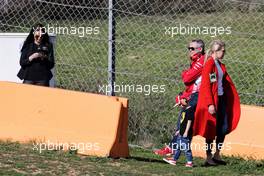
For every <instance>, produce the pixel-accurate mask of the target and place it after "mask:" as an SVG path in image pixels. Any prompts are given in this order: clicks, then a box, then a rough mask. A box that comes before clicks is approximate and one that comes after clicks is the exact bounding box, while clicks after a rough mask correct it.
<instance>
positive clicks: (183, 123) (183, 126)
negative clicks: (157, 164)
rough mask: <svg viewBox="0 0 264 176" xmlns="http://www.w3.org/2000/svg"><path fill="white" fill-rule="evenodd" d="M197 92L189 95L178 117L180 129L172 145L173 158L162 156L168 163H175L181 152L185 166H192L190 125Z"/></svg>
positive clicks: (192, 119)
mask: <svg viewBox="0 0 264 176" xmlns="http://www.w3.org/2000/svg"><path fill="white" fill-rule="evenodd" d="M197 98H198V93H194V94H192V95H191V98H190V101H189V102H188V105H187V106H186V108H185V109H184V110H183V111H182V113H181V117H180V129H179V131H178V133H179V135H178V137H177V141H176V144H174V145H173V149H172V150H175V151H173V153H174V157H173V158H163V160H164V161H166V162H167V163H169V164H172V165H176V162H177V160H178V159H179V157H180V155H181V152H182V151H183V152H184V153H185V156H186V159H187V163H186V164H185V166H186V167H193V157H192V150H191V141H192V133H193V130H192V126H193V121H194V113H195V109H196V105H193V103H195V102H197Z"/></svg>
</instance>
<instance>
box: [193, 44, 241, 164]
mask: <svg viewBox="0 0 264 176" xmlns="http://www.w3.org/2000/svg"><path fill="white" fill-rule="evenodd" d="M225 49H226V48H225V43H224V42H222V41H220V40H215V41H213V42H212V43H211V45H210V49H209V51H208V52H207V56H206V59H205V65H204V68H203V71H202V82H201V87H200V93H199V97H198V103H197V109H196V112H195V120H194V127H193V130H194V135H200V136H203V137H205V138H206V144H207V150H206V155H207V158H206V162H205V165H206V166H215V165H217V164H220V165H225V164H226V162H225V161H223V160H222V159H221V156H220V151H221V149H222V147H223V143H224V139H225V136H226V135H227V134H228V133H230V132H231V131H233V130H234V129H235V128H236V127H237V125H238V121H239V118H240V100H239V96H238V93H237V91H236V88H235V85H234V84H233V82H232V80H231V78H230V76H229V75H228V73H227V71H226V67H225V65H224V64H223V63H222V60H223V58H224V55H225V51H226V50H225ZM214 140H216V152H215V153H214V155H212V143H213V141H214Z"/></svg>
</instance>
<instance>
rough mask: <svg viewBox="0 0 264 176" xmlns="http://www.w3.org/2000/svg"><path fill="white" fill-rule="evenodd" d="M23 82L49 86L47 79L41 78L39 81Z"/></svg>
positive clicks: (24, 82)
mask: <svg viewBox="0 0 264 176" xmlns="http://www.w3.org/2000/svg"><path fill="white" fill-rule="evenodd" d="M23 84H32V85H38V86H46V87H49V80H41V81H31V80H24V81H23Z"/></svg>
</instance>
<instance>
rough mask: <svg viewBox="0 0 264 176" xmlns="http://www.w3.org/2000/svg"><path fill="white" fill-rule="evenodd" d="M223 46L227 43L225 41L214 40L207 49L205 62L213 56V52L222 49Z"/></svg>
mask: <svg viewBox="0 0 264 176" xmlns="http://www.w3.org/2000/svg"><path fill="white" fill-rule="evenodd" d="M223 47H225V43H224V42H223V41H221V40H214V41H212V42H211V44H210V48H209V50H207V52H206V56H205V60H204V64H205V62H206V61H207V60H208V58H209V57H211V56H212V54H213V52H215V51H220V50H221V49H222V48H223Z"/></svg>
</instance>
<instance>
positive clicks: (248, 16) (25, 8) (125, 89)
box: [0, 0, 264, 146]
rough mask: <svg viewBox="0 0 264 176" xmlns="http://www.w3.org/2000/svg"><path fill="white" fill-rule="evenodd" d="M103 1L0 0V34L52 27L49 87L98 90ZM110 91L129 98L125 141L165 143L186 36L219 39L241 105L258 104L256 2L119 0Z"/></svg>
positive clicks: (103, 81)
mask: <svg viewBox="0 0 264 176" xmlns="http://www.w3.org/2000/svg"><path fill="white" fill-rule="evenodd" d="M108 11H109V6H108V1H107V0H1V1H0V32H29V30H30V28H31V27H32V26H33V24H35V23H36V22H41V23H43V24H44V25H45V26H46V29H47V32H49V33H55V34H56V36H57V41H56V49H55V50H56V54H55V55H56V85H57V87H60V88H64V89H71V90H79V91H87V92H94V93H100V94H105V93H106V91H107V84H108V82H107V81H108V80H107V79H108V77H107V76H108V60H107V59H108V27H109V26H108ZM113 12H114V14H115V21H116V30H115V31H116V37H115V38H116V41H115V42H116V50H115V55H116V61H115V64H116V69H115V75H116V82H115V84H116V95H117V96H124V97H127V98H129V101H130V109H129V141H130V142H131V143H135V144H140V145H145V146H151V145H153V144H160V143H164V142H167V141H168V139H169V138H170V137H171V134H172V132H173V129H174V127H175V123H176V120H177V109H175V108H172V107H173V105H174V97H175V95H176V94H178V93H179V92H180V91H182V90H183V89H184V85H183V83H182V81H181V77H180V75H181V71H182V70H184V69H186V68H188V67H189V59H188V57H187V50H186V46H187V44H188V42H189V41H191V40H192V39H196V38H200V39H203V40H204V41H205V43H206V46H207V45H208V44H209V43H210V41H212V40H214V39H216V38H217V39H221V40H223V41H225V42H226V45H227V49H226V50H227V53H226V56H225V58H224V63H225V64H226V65H227V69H228V72H229V74H230V75H231V77H232V79H233V81H234V83H235V85H236V87H237V89H238V92H239V94H240V98H241V102H242V103H243V104H251V105H259V106H264V98H263V97H264V88H263V87H264V84H263V80H264V73H263V69H264V58H263V53H264V47H263V46H264V28H263V27H264V18H263V17H264V2H263V0H222V1H218V0H207V1H206V0H118V1H115V3H114V7H113ZM102 123H103V122H102Z"/></svg>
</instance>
